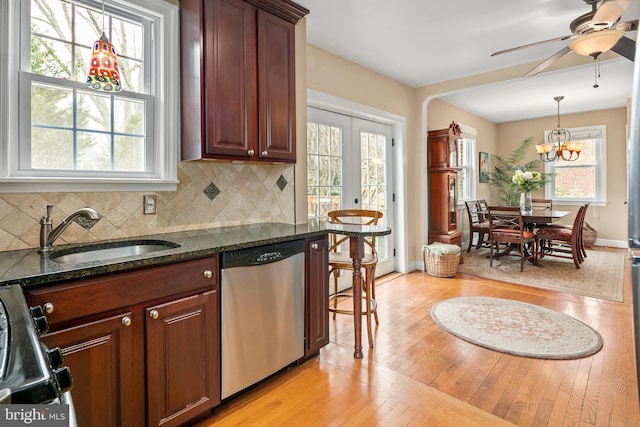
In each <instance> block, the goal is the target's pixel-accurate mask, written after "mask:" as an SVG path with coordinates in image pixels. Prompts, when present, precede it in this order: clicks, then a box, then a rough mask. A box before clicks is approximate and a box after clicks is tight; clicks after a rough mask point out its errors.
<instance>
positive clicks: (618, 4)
mask: <svg viewBox="0 0 640 427" xmlns="http://www.w3.org/2000/svg"><path fill="white" fill-rule="evenodd" d="M633 2H634V0H603V2H602V4H601V5H600V7H599V8H598V10H597V11H596V14H595V15H593V19H592V20H591V25H592V26H593V27H594V28H609V27H611V26H612V25H613V24H614V23H615V22H616V21H617V20H618V19H620V17H621V16H622V14H623V13H624V11H625V10H627V8H628V7H629V6H631V4H632V3H633Z"/></svg>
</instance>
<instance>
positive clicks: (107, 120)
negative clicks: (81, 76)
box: [77, 92, 111, 132]
mask: <svg viewBox="0 0 640 427" xmlns="http://www.w3.org/2000/svg"><path fill="white" fill-rule="evenodd" d="M77 126H78V128H81V129H91V130H100V131H105V132H108V131H109V130H111V96H110V95H102V94H101V93H100V92H91V93H89V92H79V93H78V118H77Z"/></svg>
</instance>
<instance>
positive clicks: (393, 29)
mask: <svg viewBox="0 0 640 427" xmlns="http://www.w3.org/2000/svg"><path fill="white" fill-rule="evenodd" d="M296 2H297V3H299V4H301V5H302V6H304V7H306V8H307V9H309V10H310V13H309V15H308V16H307V43H309V44H312V45H314V46H318V47H320V48H322V49H325V50H327V51H329V52H332V53H334V54H336V55H338V56H341V57H343V58H345V59H348V60H349V61H352V62H355V63H357V64H360V65H362V66H364V67H366V68H368V69H371V70H373V71H376V72H378V73H380V74H383V75H385V76H388V77H390V78H393V79H395V80H398V81H400V82H402V83H405V84H407V85H408V86H411V87H420V86H425V85H429V84H433V83H438V82H441V81H446V80H451V79H454V78H459V77H466V76H471V75H475V74H479V73H483V72H487V71H494V70H498V69H501V68H507V67H511V66H515V65H519V64H523V63H528V62H531V61H539V62H542V61H543V60H544V59H546V58H548V57H549V56H551V55H553V54H554V53H556V52H557V51H558V50H560V49H561V48H563V47H564V46H566V45H567V41H561V42H553V43H547V44H544V45H540V46H536V47H532V48H528V49H522V50H519V51H517V52H512V53H507V54H503V55H498V56H495V57H491V56H490V55H491V53H493V52H495V51H499V50H503V49H508V48H511V47H515V46H521V45H525V44H529V43H534V42H538V41H542V40H548V39H552V38H556V37H561V36H568V35H570V34H571V31H570V30H569V23H570V22H571V21H572V20H574V19H575V18H577V17H578V16H580V15H582V14H584V13H587V12H589V11H590V10H591V9H590V6H588V5H587V4H586V3H585V2H584V0H527V1H525V0H482V1H478V0H446V1H437V0H396V1H389V0H296ZM638 17H640V0H636V1H635V2H634V4H633V5H632V6H631V7H630V8H629V9H628V10H627V12H626V13H625V14H624V15H623V17H622V20H632V19H638ZM626 35H627V36H628V37H630V38H633V39H635V38H636V32H628V33H627V34H626ZM571 56H577V54H576V53H574V52H570V53H569V54H567V55H566V56H565V57H563V58H561V59H560V60H558V62H557V65H562V64H563V62H565V61H566V63H567V64H571V58H570V57H571ZM612 58H613V59H611V60H606V61H605V60H603V61H601V65H600V78H599V79H598V84H599V87H598V88H593V85H594V79H595V67H594V64H593V61H592V60H591V59H590V58H588V61H584V64H585V65H581V66H577V67H572V68H564V69H560V70H556V71H548V72H543V73H540V74H538V75H536V76H533V77H527V78H519V79H515V80H511V81H508V82H504V83H501V84H494V85H489V86H484V87H477V88H473V89H468V90H464V91H462V92H459V93H451V94H443V95H442V96H441V98H442V99H443V100H445V101H447V102H449V103H451V104H453V105H456V106H458V107H460V108H462V109H464V110H466V111H469V112H471V113H474V114H477V115H479V116H481V117H484V118H486V119H487V120H490V121H492V122H495V123H501V122H508V121H513V120H521V119H526V118H534V117H546V116H555V114H556V109H557V105H556V102H555V101H554V100H553V97H554V96H559V95H562V96H564V97H565V99H564V100H563V101H562V102H561V104H560V112H561V114H568V113H573V112H582V111H591V110H600V109H606V108H615V107H623V106H625V105H626V102H627V99H628V98H629V97H630V96H631V86H632V79H633V77H632V76H633V63H632V62H631V61H629V60H627V59H625V58H622V57H619V56H617V55H615V54H614V55H612ZM573 60H574V61H575V58H573ZM594 106H595V107H594Z"/></svg>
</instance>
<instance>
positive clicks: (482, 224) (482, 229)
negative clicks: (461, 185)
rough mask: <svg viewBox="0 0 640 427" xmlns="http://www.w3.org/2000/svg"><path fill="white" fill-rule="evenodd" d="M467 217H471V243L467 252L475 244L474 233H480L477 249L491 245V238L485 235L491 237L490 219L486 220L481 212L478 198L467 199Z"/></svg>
mask: <svg viewBox="0 0 640 427" xmlns="http://www.w3.org/2000/svg"><path fill="white" fill-rule="evenodd" d="M464 204H465V206H466V207H467V217H468V218H469V245H468V247H467V253H469V252H471V246H472V245H473V234H474V233H478V241H477V244H476V249H480V248H481V247H485V248H486V247H489V240H485V235H486V237H487V238H488V237H489V221H487V220H484V216H483V215H482V214H481V213H480V212H479V209H478V206H479V205H478V201H477V200H466V201H465V202H464Z"/></svg>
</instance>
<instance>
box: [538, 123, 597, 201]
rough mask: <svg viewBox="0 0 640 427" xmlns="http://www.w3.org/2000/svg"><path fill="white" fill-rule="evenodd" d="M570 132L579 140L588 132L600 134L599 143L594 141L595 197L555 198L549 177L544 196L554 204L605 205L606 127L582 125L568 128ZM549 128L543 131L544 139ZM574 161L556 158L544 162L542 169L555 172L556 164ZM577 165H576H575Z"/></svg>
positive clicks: (566, 165) (567, 164) (567, 165)
mask: <svg viewBox="0 0 640 427" xmlns="http://www.w3.org/2000/svg"><path fill="white" fill-rule="evenodd" d="M567 130H568V131H569V132H570V133H571V137H572V138H571V139H572V140H574V141H579V140H580V137H582V138H585V137H587V136H588V135H590V134H594V133H597V134H599V135H600V138H599V143H598V142H596V161H597V163H596V197H594V198H571V199H568V198H562V199H558V198H555V197H554V195H555V180H554V179H550V180H549V182H548V183H547V184H546V185H545V198H547V199H552V200H553V203H554V205H555V204H558V205H583V204H585V203H590V205H591V206H605V205H606V204H607V127H606V125H594V126H584V127H578V128H568V129H567ZM549 132H551V130H545V131H544V140H545V141H546V140H547V135H548V134H549ZM572 164H574V162H571V161H565V160H557V161H552V162H545V163H544V171H545V172H547V173H555V171H556V166H557V165H559V166H561V167H567V168H569V167H571V166H572ZM576 166H577V165H576Z"/></svg>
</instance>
